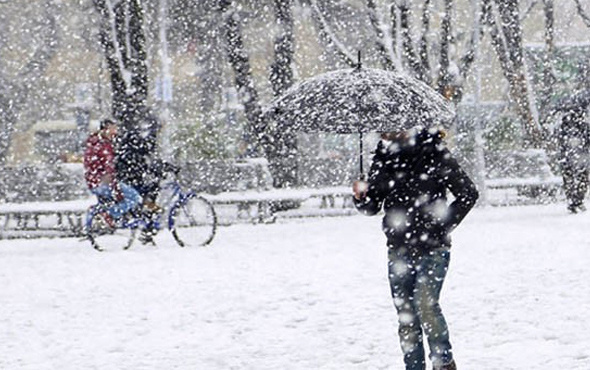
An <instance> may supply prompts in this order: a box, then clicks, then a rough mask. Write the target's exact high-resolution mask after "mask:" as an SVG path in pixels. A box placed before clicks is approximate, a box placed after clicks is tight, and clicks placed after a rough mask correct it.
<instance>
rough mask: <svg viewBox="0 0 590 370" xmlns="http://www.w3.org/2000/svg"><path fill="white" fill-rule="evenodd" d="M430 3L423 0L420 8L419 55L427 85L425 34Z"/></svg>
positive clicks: (428, 24)
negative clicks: (422, 5)
mask: <svg viewBox="0 0 590 370" xmlns="http://www.w3.org/2000/svg"><path fill="white" fill-rule="evenodd" d="M430 4H431V0H424V9H423V10H422V37H421V38H420V43H419V51H418V52H419V55H420V60H421V62H422V68H423V70H424V71H425V77H427V76H428V81H425V82H427V83H428V84H429V85H430V84H431V81H430V71H431V68H430V61H429V60H428V40H427V35H428V32H429V31H430Z"/></svg>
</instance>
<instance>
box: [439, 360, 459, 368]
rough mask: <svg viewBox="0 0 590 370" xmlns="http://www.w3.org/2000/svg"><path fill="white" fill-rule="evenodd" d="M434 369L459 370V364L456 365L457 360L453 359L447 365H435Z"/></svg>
mask: <svg viewBox="0 0 590 370" xmlns="http://www.w3.org/2000/svg"><path fill="white" fill-rule="evenodd" d="M433 370H457V365H455V360H451V362H449V363H448V364H446V365H442V366H435V367H434V369H433Z"/></svg>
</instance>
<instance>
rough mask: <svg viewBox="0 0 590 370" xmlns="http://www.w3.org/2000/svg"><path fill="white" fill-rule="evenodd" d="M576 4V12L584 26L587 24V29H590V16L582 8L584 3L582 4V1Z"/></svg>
mask: <svg viewBox="0 0 590 370" xmlns="http://www.w3.org/2000/svg"><path fill="white" fill-rule="evenodd" d="M574 2H575V3H576V10H577V11H578V14H579V15H580V17H581V18H582V20H583V21H584V24H586V26H587V27H590V16H589V15H588V13H586V11H585V10H584V8H583V7H582V3H580V0H574Z"/></svg>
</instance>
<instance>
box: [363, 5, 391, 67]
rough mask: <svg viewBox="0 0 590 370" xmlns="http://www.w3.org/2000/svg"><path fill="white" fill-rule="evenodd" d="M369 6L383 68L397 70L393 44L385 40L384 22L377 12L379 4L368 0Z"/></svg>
mask: <svg viewBox="0 0 590 370" xmlns="http://www.w3.org/2000/svg"><path fill="white" fill-rule="evenodd" d="M367 8H368V14H369V20H370V21H371V26H372V27H373V31H374V32H375V36H376V38H375V43H376V44H377V50H378V51H379V56H380V57H381V64H382V65H383V68H384V69H386V70H391V71H393V70H395V64H394V62H393V61H394V60H395V57H394V54H393V51H392V47H393V45H392V44H388V43H387V42H386V40H385V32H384V31H383V24H382V23H381V21H380V20H379V16H378V12H377V5H376V4H375V1H374V0H367Z"/></svg>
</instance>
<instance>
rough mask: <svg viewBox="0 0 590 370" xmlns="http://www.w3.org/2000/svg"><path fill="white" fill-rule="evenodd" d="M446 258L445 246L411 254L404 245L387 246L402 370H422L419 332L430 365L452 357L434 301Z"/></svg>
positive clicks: (445, 271)
mask: <svg viewBox="0 0 590 370" xmlns="http://www.w3.org/2000/svg"><path fill="white" fill-rule="evenodd" d="M449 260H450V253H449V248H446V247H444V248H438V249H435V250H432V251H431V252H424V253H412V252H410V251H409V250H408V249H407V248H404V247H390V248H389V285H390V287H391V294H392V296H393V303H394V305H395V308H396V309H397V313H398V321H399V330H398V332H399V338H400V344H401V348H402V352H403V354H404V362H405V364H406V370H424V369H426V361H425V358H424V344H423V342H422V338H423V333H424V334H426V338H427V340H428V345H429V347H430V360H431V361H432V363H433V365H434V366H441V365H443V364H447V363H449V362H450V361H451V360H452V359H453V354H452V350H451V343H450V341H449V330H448V328H447V322H446V321H445V318H444V316H443V314H442V311H441V308H440V305H439V303H438V300H439V296H440V291H441V289H442V286H443V282H444V279H445V276H446V274H447V268H448V266H449Z"/></svg>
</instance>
